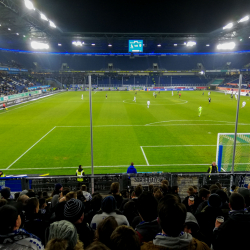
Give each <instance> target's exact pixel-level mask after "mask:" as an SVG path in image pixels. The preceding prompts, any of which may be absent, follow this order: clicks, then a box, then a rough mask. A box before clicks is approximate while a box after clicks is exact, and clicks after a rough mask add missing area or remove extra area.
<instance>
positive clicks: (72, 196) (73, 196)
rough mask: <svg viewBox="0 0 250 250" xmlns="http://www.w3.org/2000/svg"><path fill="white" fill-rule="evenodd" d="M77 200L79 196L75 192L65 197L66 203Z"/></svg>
mask: <svg viewBox="0 0 250 250" xmlns="http://www.w3.org/2000/svg"><path fill="white" fill-rule="evenodd" d="M76 198H77V194H76V192H74V191H71V192H68V193H67V194H66V196H65V199H66V201H69V200H70V199H76ZM60 201H61V200H60Z"/></svg>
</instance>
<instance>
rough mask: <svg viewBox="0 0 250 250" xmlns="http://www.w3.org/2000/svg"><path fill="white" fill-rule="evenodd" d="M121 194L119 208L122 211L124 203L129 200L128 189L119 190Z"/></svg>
mask: <svg viewBox="0 0 250 250" xmlns="http://www.w3.org/2000/svg"><path fill="white" fill-rule="evenodd" d="M121 195H122V198H123V200H122V204H121V206H120V208H119V210H120V211H123V207H124V205H125V204H126V203H127V202H128V201H129V192H128V190H126V189H123V190H122V191H121Z"/></svg>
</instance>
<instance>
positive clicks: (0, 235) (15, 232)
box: [0, 205, 44, 250]
mask: <svg viewBox="0 0 250 250" xmlns="http://www.w3.org/2000/svg"><path fill="white" fill-rule="evenodd" d="M0 218H1V220H0V221H1V226H0V249H27V250H43V249H44V247H43V245H42V243H41V240H40V239H39V238H38V237H37V236H35V235H33V234H31V233H29V232H27V231H26V230H24V229H21V228H20V226H21V223H22V221H21V217H20V212H19V211H18V210H17V209H16V208H15V207H14V206H9V205H5V206H3V207H1V208H0Z"/></svg>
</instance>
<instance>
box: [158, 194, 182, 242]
mask: <svg viewBox="0 0 250 250" xmlns="http://www.w3.org/2000/svg"><path fill="white" fill-rule="evenodd" d="M158 210H159V213H158V216H159V221H160V225H161V228H162V230H163V231H164V232H165V233H166V234H167V235H169V236H172V237H177V236H179V234H180V233H181V231H182V230H183V227H184V223H185V219H186V215H187V210H186V207H185V205H184V204H182V203H178V202H176V200H174V199H173V198H171V197H168V199H166V197H164V198H163V199H162V200H161V201H160V204H159V207H158Z"/></svg>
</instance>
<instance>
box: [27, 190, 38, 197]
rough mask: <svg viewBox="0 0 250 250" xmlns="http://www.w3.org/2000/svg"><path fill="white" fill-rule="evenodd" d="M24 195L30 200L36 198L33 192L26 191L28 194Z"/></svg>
mask: <svg viewBox="0 0 250 250" xmlns="http://www.w3.org/2000/svg"><path fill="white" fill-rule="evenodd" d="M26 195H27V196H29V197H30V198H35V197H36V193H35V192H33V191H28V193H27V194H26Z"/></svg>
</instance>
